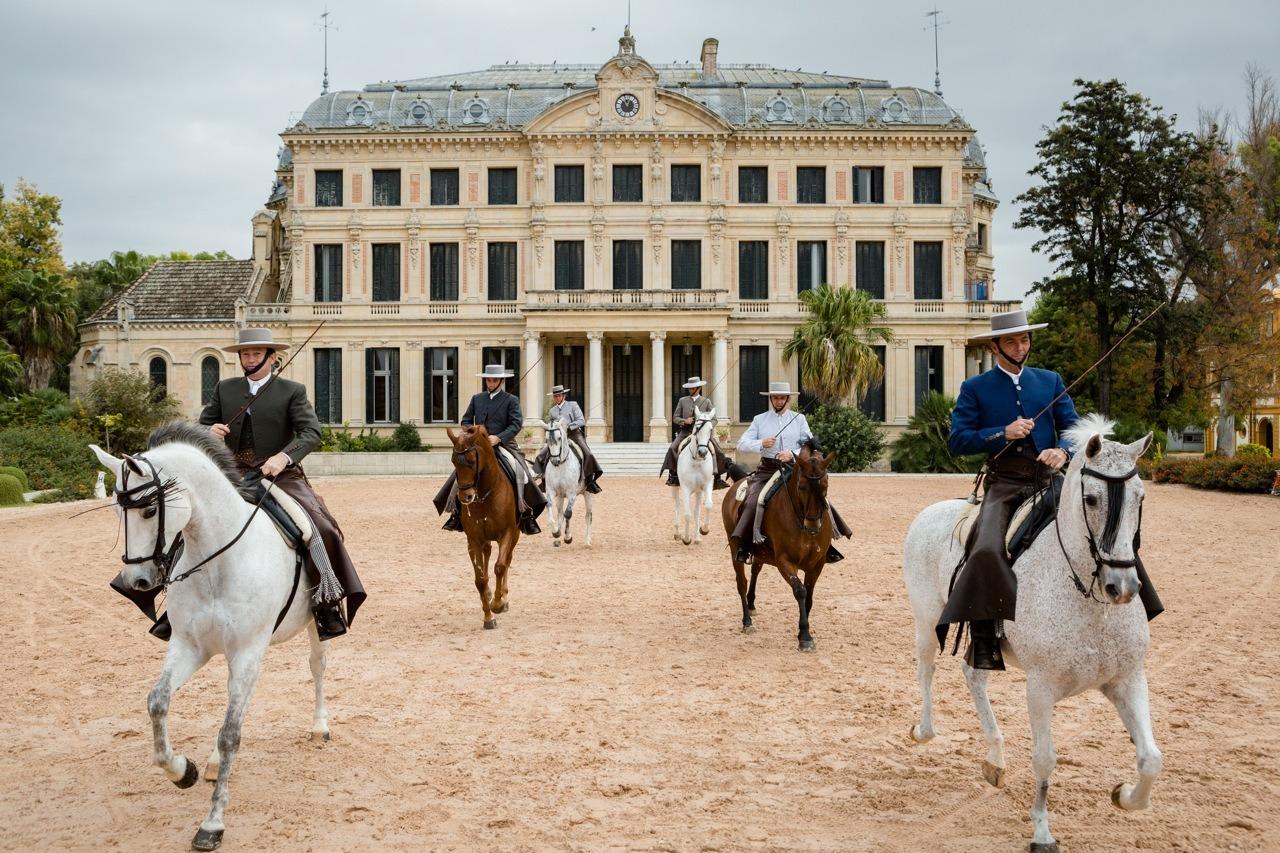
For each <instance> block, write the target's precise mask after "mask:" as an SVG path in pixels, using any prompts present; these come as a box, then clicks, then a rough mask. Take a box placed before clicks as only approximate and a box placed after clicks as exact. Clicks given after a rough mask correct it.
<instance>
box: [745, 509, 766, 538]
mask: <svg viewBox="0 0 1280 853" xmlns="http://www.w3.org/2000/svg"><path fill="white" fill-rule="evenodd" d="M747 499H748V500H750V497H748V498H747ZM753 522H754V523H753V525H752V530H751V541H752V542H754V543H755V544H757V545H759V544H761V543H763V542H764V540H765V535H764V534H763V533H761V532H760V525H761V524H762V523H763V522H764V507H762V506H760V505H759V504H758V503H757V504H756V517H755V519H753Z"/></svg>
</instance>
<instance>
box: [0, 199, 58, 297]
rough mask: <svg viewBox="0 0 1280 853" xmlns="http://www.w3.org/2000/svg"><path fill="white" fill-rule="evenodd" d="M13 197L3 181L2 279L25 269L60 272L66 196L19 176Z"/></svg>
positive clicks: (0, 218)
mask: <svg viewBox="0 0 1280 853" xmlns="http://www.w3.org/2000/svg"><path fill="white" fill-rule="evenodd" d="M15 189H16V190H17V193H16V195H15V197H14V198H13V199H10V200H7V199H6V198H5V192H4V186H3V185H0V280H3V279H4V278H6V277H7V276H9V275H11V274H13V273H18V272H22V271H28V272H47V273H60V272H62V271H63V270H64V269H65V267H64V266H63V263H62V243H61V242H60V241H59V239H58V226H59V225H61V224H62V218H61V211H62V200H61V199H59V198H58V197H57V196H54V195H44V194H42V193H41V192H40V191H39V190H37V189H36V188H35V186H33V185H32V184H29V183H27V182H26V181H24V180H21V179H20V180H19V181H18V184H17V187H16V188H15Z"/></svg>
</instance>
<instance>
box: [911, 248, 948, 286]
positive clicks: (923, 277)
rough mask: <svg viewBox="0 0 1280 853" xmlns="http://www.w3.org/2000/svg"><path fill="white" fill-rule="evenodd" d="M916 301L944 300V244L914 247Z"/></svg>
mask: <svg viewBox="0 0 1280 853" xmlns="http://www.w3.org/2000/svg"><path fill="white" fill-rule="evenodd" d="M912 252H913V255H914V261H915V274H914V276H913V278H914V280H915V281H914V283H915V298H916V299H941V298H942V243H939V242H921V243H915V244H914V245H913V247H912Z"/></svg>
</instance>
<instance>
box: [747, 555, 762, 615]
mask: <svg viewBox="0 0 1280 853" xmlns="http://www.w3.org/2000/svg"><path fill="white" fill-rule="evenodd" d="M763 568H764V563H758V562H756V561H755V560H752V561H751V587H750V588H749V589H748V590H747V610H748V611H750V612H751V613H755V612H756V579H757V578H759V577H760V570H761V569H763Z"/></svg>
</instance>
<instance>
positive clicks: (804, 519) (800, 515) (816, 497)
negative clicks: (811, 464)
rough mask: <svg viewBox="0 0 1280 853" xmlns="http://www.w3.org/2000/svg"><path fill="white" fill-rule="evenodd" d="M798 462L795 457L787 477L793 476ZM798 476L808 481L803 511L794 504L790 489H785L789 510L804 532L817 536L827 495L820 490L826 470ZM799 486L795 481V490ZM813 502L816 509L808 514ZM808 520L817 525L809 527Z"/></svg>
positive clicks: (825, 509)
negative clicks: (789, 505)
mask: <svg viewBox="0 0 1280 853" xmlns="http://www.w3.org/2000/svg"><path fill="white" fill-rule="evenodd" d="M799 464H800V460H799V458H798V457H797V458H796V462H795V464H794V465H793V466H792V468H791V471H790V472H789V473H788V475H787V476H788V478H790V477H794V476H795V473H796V470H797V469H798V468H799ZM800 476H801V477H802V478H803V479H805V480H807V481H808V483H809V487H808V489H806V492H807V493H808V494H807V497H805V499H804V503H803V504H802V507H803V512H801V507H797V506H796V502H795V500H794V499H793V498H792V497H791V490H790V489H787V490H786V491H787V501H788V503H790V504H791V511H792V513H794V514H795V517H796V521H798V522H799V523H800V527H801V529H802V530H804V532H805V533H808V534H809V535H810V536H817V535H818V534H819V533H821V532H822V516H823V514H824V513H826V511H827V496H826V494H825V493H824V492H823V491H822V478H823V477H825V476H826V472H825V471H824V472H822V473H821V474H817V475H814V474H801V475H800ZM799 486H800V484H799V482H797V483H796V487H797V490H798V489H799ZM815 503H816V504H817V510H816V511H815V512H814V514H813V515H810V514H809V509H810V508H811V507H812V506H813V505H814V504H815ZM810 522H813V523H814V524H815V525H817V526H816V527H812V528H811V527H810V526H809V523H810Z"/></svg>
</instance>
